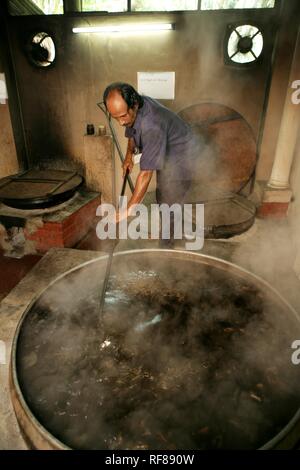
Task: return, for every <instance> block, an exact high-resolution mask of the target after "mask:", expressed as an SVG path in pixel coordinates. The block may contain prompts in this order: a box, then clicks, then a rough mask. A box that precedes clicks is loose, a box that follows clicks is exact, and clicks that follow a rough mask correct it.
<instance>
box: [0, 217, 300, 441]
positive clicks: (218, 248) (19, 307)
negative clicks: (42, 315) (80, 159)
mask: <svg viewBox="0 0 300 470" xmlns="http://www.w3.org/2000/svg"><path fill="white" fill-rule="evenodd" d="M290 239H291V238H290V233H289V227H288V224H287V223H286V222H285V221H282V222H278V221H267V220H260V219H257V220H256V222H255V224H254V226H253V227H252V228H251V229H250V230H249V231H248V232H247V233H245V234H243V235H240V236H237V237H234V238H232V239H229V240H207V241H205V244H204V247H203V249H202V250H201V253H202V254H205V255H208V256H214V257H218V258H221V259H224V260H226V261H229V262H232V263H235V264H237V265H239V266H241V267H242V268H244V269H246V270H249V271H251V272H252V273H254V274H256V275H258V276H261V277H262V278H263V279H265V280H266V281H268V282H269V283H270V284H272V285H273V286H274V287H275V288H276V289H277V290H278V291H279V292H280V293H281V294H282V296H284V297H285V298H286V299H287V301H288V302H290V304H291V305H292V306H293V307H294V308H295V309H296V310H298V311H299V312H300V289H299V287H300V281H299V279H298V278H297V277H296V275H295V274H294V271H293V269H292V266H293V261H294V258H295V252H294V248H293V245H292V243H291V242H290ZM94 241H95V239H94ZM77 248H78V249H76V250H74V249H52V250H50V251H49V252H48V253H47V254H46V255H45V256H44V257H43V258H42V259H41V260H40V261H39V262H38V263H37V264H36V265H35V266H34V267H33V268H32V269H31V271H30V272H28V274H27V275H26V276H25V277H24V278H23V279H22V280H21V281H20V282H19V284H17V285H16V286H15V287H14V288H13V289H12V290H11V291H10V293H9V294H8V295H7V296H6V297H5V298H4V299H3V300H2V302H1V304H0V341H2V343H0V345H1V344H2V346H3V344H4V345H5V347H6V358H4V357H3V354H2V357H1V356H0V387H1V394H0V449H26V444H25V442H24V441H23V439H22V437H21V434H20V432H19V429H18V425H17V422H16V419H15V416H14V412H13V408H12V404H11V400H10V393H9V384H8V371H9V358H10V350H11V345H12V341H13V337H14V333H15V329H16V326H17V323H18V321H19V319H20V317H21V316H22V313H23V312H24V310H25V309H26V307H27V306H28V305H29V304H30V302H31V301H32V299H33V298H34V297H35V296H36V295H38V294H39V293H40V292H41V291H42V290H43V289H44V288H45V287H46V286H47V285H48V283H49V282H50V281H52V280H53V279H55V278H56V277H57V276H58V275H59V274H61V273H63V272H65V271H67V270H69V269H71V268H72V267H74V266H77V265H78V264H81V263H83V262H85V261H88V260H91V259H93V258H95V257H97V256H100V255H103V252H107V251H109V250H110V248H111V247H110V245H109V244H103V243H100V242H99V241H98V243H97V244H96V245H95V244H94V245H91V244H90V245H89V244H88V241H87V239H86V240H85V241H84V240H83V242H82V243H81V245H80V244H79V246H78V247H77ZM141 248H158V242H157V241H148V240H138V241H125V240H123V241H120V242H119V243H118V245H117V247H116V251H125V250H131V249H141ZM175 248H176V249H184V242H181V241H180V242H178V244H177V245H176V247H175ZM92 250H97V251H92ZM101 250H102V251H101ZM3 275H4V276H5V274H1V276H3ZM33 286H34V288H33ZM295 339H300V338H295ZM1 359H2V360H1ZM4 359H6V361H4ZM1 362H2V363H1ZM3 362H6V363H3ZM299 367H300V366H299Z"/></svg>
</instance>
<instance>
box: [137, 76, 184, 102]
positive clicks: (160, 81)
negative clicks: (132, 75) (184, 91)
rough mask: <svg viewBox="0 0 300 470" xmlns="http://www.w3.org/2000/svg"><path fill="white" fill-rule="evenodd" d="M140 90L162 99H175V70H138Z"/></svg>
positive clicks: (141, 92) (143, 93) (142, 92)
mask: <svg viewBox="0 0 300 470" xmlns="http://www.w3.org/2000/svg"><path fill="white" fill-rule="evenodd" d="M137 83H138V92H139V93H140V94H141V95H147V96H150V97H151V98H156V99H160V100H174V98H175V72H138V73H137Z"/></svg>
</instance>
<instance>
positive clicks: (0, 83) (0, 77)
mask: <svg viewBox="0 0 300 470" xmlns="http://www.w3.org/2000/svg"><path fill="white" fill-rule="evenodd" d="M7 99H8V95H7V89H6V83H5V76H4V73H0V103H1V104H5V103H6V100H7Z"/></svg>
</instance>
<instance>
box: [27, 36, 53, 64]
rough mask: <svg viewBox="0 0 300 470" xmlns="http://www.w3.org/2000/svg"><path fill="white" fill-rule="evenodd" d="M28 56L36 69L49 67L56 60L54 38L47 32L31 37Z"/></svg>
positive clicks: (28, 44)
mask: <svg viewBox="0 0 300 470" xmlns="http://www.w3.org/2000/svg"><path fill="white" fill-rule="evenodd" d="M26 52H27V56H28V58H29V60H30V62H31V63H32V64H33V65H35V66H36V67H42V68H44V67H49V66H50V65H52V64H53V62H54V60H55V44H54V41H53V38H52V37H51V36H50V35H49V34H48V33H45V32H40V33H35V34H34V35H31V37H30V39H29V41H28V43H27V46H26Z"/></svg>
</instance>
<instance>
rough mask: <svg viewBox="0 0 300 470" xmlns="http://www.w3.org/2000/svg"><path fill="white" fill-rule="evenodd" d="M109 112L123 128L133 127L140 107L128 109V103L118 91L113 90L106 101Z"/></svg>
mask: <svg viewBox="0 0 300 470" xmlns="http://www.w3.org/2000/svg"><path fill="white" fill-rule="evenodd" d="M106 107H107V111H108V112H109V114H110V115H111V117H113V118H114V119H116V120H117V121H118V123H119V124H120V125H121V126H126V127H132V126H133V124H134V121H135V118H136V115H137V111H138V105H137V104H136V105H135V106H134V108H128V105H127V103H126V101H125V100H124V99H123V98H122V96H121V95H120V93H119V92H118V91H117V90H113V91H112V92H111V93H110V94H109V95H108V97H107V100H106Z"/></svg>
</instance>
